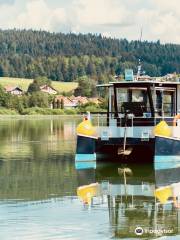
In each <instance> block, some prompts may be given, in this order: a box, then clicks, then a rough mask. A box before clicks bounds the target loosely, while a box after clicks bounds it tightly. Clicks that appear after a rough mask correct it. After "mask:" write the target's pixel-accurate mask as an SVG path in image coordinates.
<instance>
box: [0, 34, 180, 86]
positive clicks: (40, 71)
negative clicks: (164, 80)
mask: <svg viewBox="0 0 180 240" xmlns="http://www.w3.org/2000/svg"><path fill="white" fill-rule="evenodd" d="M0 42H1V46H0V63H1V64H0V76H7V77H8V76H10V77H21V78H31V79H35V78H37V77H39V76H47V78H48V79H52V80H54V81H65V82H71V81H75V80H76V79H78V78H79V77H83V76H88V77H91V78H93V79H95V80H96V81H101V80H100V79H99V77H100V76H102V75H103V76H105V77H106V78H107V77H108V76H109V75H114V74H118V75H119V74H122V73H123V72H124V69H125V68H129V67H131V68H133V69H134V71H135V72H137V64H138V59H139V58H141V59H142V62H143V69H144V70H145V71H146V73H147V74H149V75H152V76H154V75H165V74H166V73H172V72H175V71H176V72H180V46H179V45H175V44H160V42H158V41H157V42H147V41H144V42H140V41H131V42H128V41H127V40H126V39H121V40H119V39H111V38H106V37H102V36H101V35H93V34H87V35H83V34H79V35H76V34H73V33H69V34H63V33H56V34H55V33H50V32H45V31H32V30H28V31H27V30H22V31H19V30H6V31H3V30H0Z"/></svg>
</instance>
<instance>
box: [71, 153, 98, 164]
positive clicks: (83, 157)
mask: <svg viewBox="0 0 180 240" xmlns="http://www.w3.org/2000/svg"><path fill="white" fill-rule="evenodd" d="M75 161H76V162H86V161H96V154H95V153H92V154H76V157H75Z"/></svg>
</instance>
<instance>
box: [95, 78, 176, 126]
mask: <svg viewBox="0 0 180 240" xmlns="http://www.w3.org/2000/svg"><path fill="white" fill-rule="evenodd" d="M99 86H100V85H99ZM103 86H104V87H108V88H109V102H108V125H109V126H111V125H113V126H115V125H116V126H119V127H120V126H123V125H124V122H125V121H123V119H124V118H125V115H128V116H129V118H132V119H131V120H133V125H134V126H138V125H141V126H142V125H149V126H154V125H156V124H157V123H158V122H159V121H160V120H162V119H166V120H167V122H172V119H173V118H174V116H175V115H176V114H177V113H178V112H180V82H156V81H146V82H145V81H142V82H140V81H122V82H112V83H110V84H107V85H101V87H103Z"/></svg>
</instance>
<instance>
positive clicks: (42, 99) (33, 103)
mask: <svg viewBox="0 0 180 240" xmlns="http://www.w3.org/2000/svg"><path fill="white" fill-rule="evenodd" d="M49 105H50V102H49V96H48V94H46V93H43V92H33V93H32V95H31V96H30V97H29V106H30V107H40V108H48V107H49Z"/></svg>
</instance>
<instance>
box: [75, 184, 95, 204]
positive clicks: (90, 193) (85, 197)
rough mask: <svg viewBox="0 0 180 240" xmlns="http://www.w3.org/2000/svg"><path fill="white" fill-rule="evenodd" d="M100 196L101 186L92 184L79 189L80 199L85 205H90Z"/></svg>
mask: <svg viewBox="0 0 180 240" xmlns="http://www.w3.org/2000/svg"><path fill="white" fill-rule="evenodd" d="M98 194H99V184H98V183H92V184H90V185H85V186H81V187H79V188H78V189H77V195H78V197H79V198H80V199H81V200H82V201H83V203H85V204H90V203H91V199H92V198H93V197H95V196H97V195H98Z"/></svg>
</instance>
